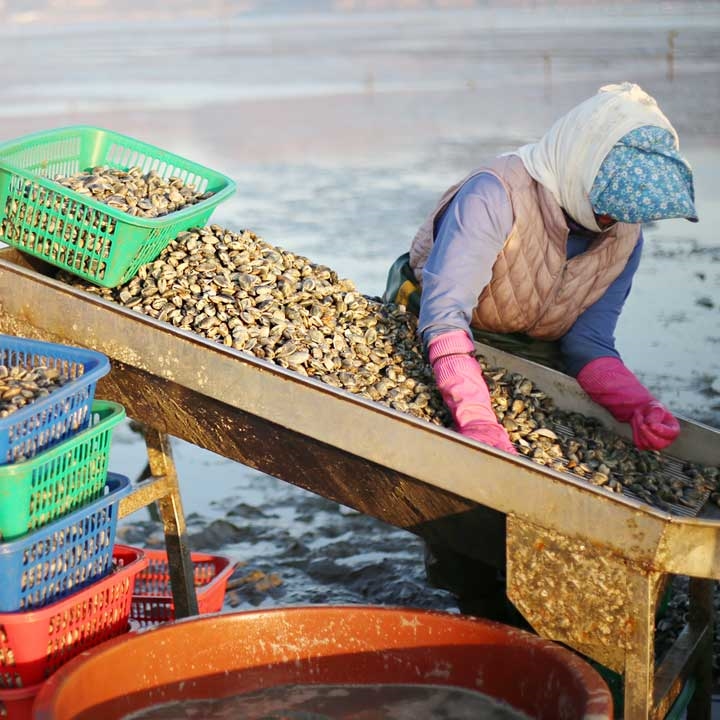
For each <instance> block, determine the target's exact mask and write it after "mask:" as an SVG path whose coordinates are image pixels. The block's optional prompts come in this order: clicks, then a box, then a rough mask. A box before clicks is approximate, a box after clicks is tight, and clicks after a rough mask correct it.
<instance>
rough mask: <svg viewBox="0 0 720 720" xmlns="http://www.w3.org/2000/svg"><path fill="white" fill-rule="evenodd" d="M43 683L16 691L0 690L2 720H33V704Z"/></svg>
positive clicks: (0, 715) (0, 714)
mask: <svg viewBox="0 0 720 720" xmlns="http://www.w3.org/2000/svg"><path fill="white" fill-rule="evenodd" d="M42 686H43V683H38V684H37V685H31V686H30V687H26V688H19V689H17V690H0V718H2V720H33V703H34V702H35V696H36V695H37V694H38V693H39V692H40V688H41V687H42Z"/></svg>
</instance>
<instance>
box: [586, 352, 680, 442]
mask: <svg viewBox="0 0 720 720" xmlns="http://www.w3.org/2000/svg"><path fill="white" fill-rule="evenodd" d="M577 381H578V383H580V387H582V389H583V390H585V392H586V393H587V394H588V395H589V396H590V397H591V398H592V399H593V400H594V401H595V402H596V403H598V404H599V405H602V406H603V407H605V408H607V409H608V410H609V411H610V413H611V414H612V416H613V417H614V418H615V419H616V420H619V421H620V422H627V423H630V427H631V428H632V434H633V440H634V442H635V446H636V447H637V448H638V449H639V450H662V449H663V448H666V447H667V446H668V445H670V443H671V442H672V441H673V440H675V438H676V437H677V436H678V435H679V434H680V424H679V423H678V421H677V420H676V419H675V417H674V416H673V415H672V413H670V411H669V410H667V408H665V406H664V405H663V404H662V403H661V402H660V401H659V400H656V399H655V398H654V397H653V396H652V395H651V394H650V392H649V391H648V389H647V388H646V387H645V386H644V385H643V384H642V383H641V382H640V381H639V380H638V379H637V378H636V377H635V375H633V373H632V372H631V371H630V370H628V368H627V367H625V365H624V364H623V362H622V361H621V360H618V359H617V358H612V357H602V358H596V359H595V360H591V361H590V362H589V363H588V364H587V365H586V366H585V367H584V368H583V369H582V370H581V371H580V372H579V373H578V376H577Z"/></svg>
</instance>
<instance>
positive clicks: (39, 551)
mask: <svg viewBox="0 0 720 720" xmlns="http://www.w3.org/2000/svg"><path fill="white" fill-rule="evenodd" d="M130 490H131V487H130V481H129V480H128V478H127V477H125V476H123V475H118V474H116V473H108V475H107V484H106V486H105V495H104V496H103V497H101V498H100V499H98V500H95V501H94V502H91V503H88V504H87V505H84V506H83V507H82V508H80V509H79V510H77V511H75V512H74V513H71V514H70V515H66V516H65V517H63V518H61V519H60V520H57V521H55V522H53V523H50V524H49V525H45V526H43V527H42V528H40V529H39V530H36V531H34V532H30V533H28V534H27V535H24V536H23V537H21V538H19V539H17V540H13V541H12V542H7V543H0V577H1V578H2V582H0V612H17V611H20V610H23V611H24V610H33V609H36V608H40V607H43V606H45V605H48V604H49V603H52V602H55V601H57V600H60V599H61V598H63V597H65V596H67V595H70V594H71V593H74V592H75V591H77V590H79V589H80V588H83V587H85V586H86V585H89V584H90V583H91V582H94V581H95V580H99V579H100V578H102V577H104V576H105V575H107V573H109V572H110V571H111V570H112V550H113V545H114V544H115V530H116V528H117V521H118V504H119V502H120V500H121V499H122V498H123V497H125V495H127V494H128V493H129V492H130Z"/></svg>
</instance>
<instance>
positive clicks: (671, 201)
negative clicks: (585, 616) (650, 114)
mask: <svg viewBox="0 0 720 720" xmlns="http://www.w3.org/2000/svg"><path fill="white" fill-rule="evenodd" d="M694 200H695V192H694V189H693V176H692V170H691V169H690V166H689V164H688V163H687V161H686V160H685V159H684V158H683V157H682V155H680V153H679V152H678V151H677V150H676V149H675V142H674V138H673V136H672V134H671V133H670V132H669V131H668V130H665V129H664V128H660V127H655V126H652V125H646V126H644V127H640V128H636V129H635V130H632V131H630V132H629V133H627V135H624V136H623V137H622V139H621V140H620V141H619V142H618V143H617V144H616V145H614V146H613V148H612V149H611V150H610V152H609V153H608V154H607V155H606V156H605V159H604V160H603V162H602V165H600V169H599V170H598V174H597V176H596V177H595V181H594V182H593V185H592V188H591V189H590V204H591V205H592V208H593V210H594V211H595V213H597V214H598V215H609V216H610V217H612V218H614V219H615V220H618V221H619V222H625V223H642V222H649V221H651V220H665V219H668V218H687V219H688V220H692V221H693V222H697V212H696V211H695V205H694Z"/></svg>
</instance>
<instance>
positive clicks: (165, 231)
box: [0, 125, 235, 287]
mask: <svg viewBox="0 0 720 720" xmlns="http://www.w3.org/2000/svg"><path fill="white" fill-rule="evenodd" d="M135 166H138V167H141V168H142V169H143V171H144V172H149V171H150V170H155V172H157V173H158V175H161V176H162V177H163V178H165V179H167V178H169V177H171V176H177V177H179V178H181V179H182V181H183V182H184V183H185V184H192V185H194V187H195V189H196V190H197V191H199V192H201V193H204V192H211V193H213V194H212V195H211V196H210V197H209V198H207V199H205V200H201V201H200V202H198V203H196V204H195V205H189V206H187V207H184V208H182V209H181V210H178V211H176V212H172V213H168V214H167V215H164V216H162V217H158V218H142V217H134V216H132V215H129V214H128V213H125V212H123V211H122V210H118V209H117V208H113V207H110V206H109V205H106V204H105V203H102V202H100V201H99V200H95V199H94V198H91V197H88V196H87V195H83V194H81V193H78V192H75V191H74V190H70V189H69V188H66V187H64V186H62V185H60V184H58V183H56V182H53V180H52V178H54V177H57V176H58V175H65V176H67V175H72V174H73V173H76V172H79V171H83V170H86V169H88V168H92V167H109V168H113V169H118V170H128V169H130V168H131V167H135ZM233 192H235V183H234V182H233V181H232V180H231V179H230V178H229V177H226V176H225V175H222V174H220V173H219V172H216V171H214V170H211V169H210V168H207V167H204V166H203V165H198V164H197V163H195V162H192V161H190V160H186V159H185V158H182V157H180V156H179V155H174V154H172V153H169V152H166V151H164V150H161V149H160V148H157V147H154V146H153V145H149V144H147V143H144V142H141V141H139V140H135V139H133V138H131V137H128V136H126V135H120V134H119V133H116V132H112V131H110V130H104V129H102V128H97V127H92V126H85V125H77V126H72V127H66V128H59V129H55V130H47V131H43V132H39V133H34V134H32V135H25V136H23V137H21V138H17V139H15V140H11V141H9V142H6V143H3V144H0V240H2V241H4V242H6V243H7V244H8V245H12V246H13V247H16V248H18V249H19V250H22V251H24V252H26V253H28V254H30V255H35V256H36V257H39V258H42V259H43V260H46V261H47V262H49V263H51V264H53V265H56V266H58V267H61V268H63V269H65V270H67V271H68V272H71V273H73V274H75V275H79V276H80V277H83V278H85V279H86V280H89V281H90V282H92V283H94V284H96V285H101V286H103V287H116V286H118V285H121V284H122V283H124V282H127V281H128V280H130V279H131V278H132V277H133V276H134V275H135V274H136V273H137V271H138V268H139V267H140V266H141V265H144V264H145V263H149V262H152V261H153V260H154V259H155V258H156V257H157V256H158V255H159V254H160V253H161V252H162V250H163V249H164V248H165V247H166V246H167V244H168V243H169V242H170V241H171V240H173V239H174V238H175V237H177V235H178V234H179V233H180V232H182V231H183V230H187V229H188V228H190V227H195V226H201V225H204V224H205V223H206V222H207V220H208V218H209V217H210V215H211V214H212V212H213V210H214V209H215V207H216V206H217V205H218V204H219V203H221V202H222V201H224V200H226V199H227V198H228V197H230V196H231V195H232V194H233Z"/></svg>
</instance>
